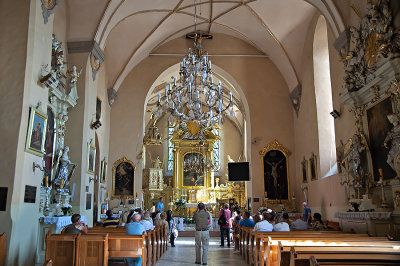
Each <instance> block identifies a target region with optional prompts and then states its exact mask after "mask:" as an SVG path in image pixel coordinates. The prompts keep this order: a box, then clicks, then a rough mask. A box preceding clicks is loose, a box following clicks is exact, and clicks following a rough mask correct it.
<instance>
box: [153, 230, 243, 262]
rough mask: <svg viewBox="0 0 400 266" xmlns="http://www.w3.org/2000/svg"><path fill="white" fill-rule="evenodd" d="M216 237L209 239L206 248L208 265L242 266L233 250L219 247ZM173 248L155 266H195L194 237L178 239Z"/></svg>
mask: <svg viewBox="0 0 400 266" xmlns="http://www.w3.org/2000/svg"><path fill="white" fill-rule="evenodd" d="M219 245H220V240H219V238H217V237H212V238H211V239H210V246H209V248H208V262H207V264H208V265H211V266H214V265H233V266H235V265H237V266H239V265H240V266H243V265H244V264H245V262H244V260H243V259H242V258H241V257H240V256H239V255H238V254H234V253H233V248H232V246H231V248H228V247H226V246H225V247H220V246H219ZM175 246H176V247H175V248H171V247H168V251H167V253H165V254H164V256H163V257H162V258H161V260H159V261H158V263H157V266H177V265H195V264H194V261H195V258H196V255H195V246H194V237H178V239H177V240H176V241H175Z"/></svg>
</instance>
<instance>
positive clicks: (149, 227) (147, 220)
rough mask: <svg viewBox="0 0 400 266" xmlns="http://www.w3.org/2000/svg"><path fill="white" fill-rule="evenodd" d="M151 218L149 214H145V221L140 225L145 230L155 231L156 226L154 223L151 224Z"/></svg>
mask: <svg viewBox="0 0 400 266" xmlns="http://www.w3.org/2000/svg"><path fill="white" fill-rule="evenodd" d="M150 220H151V217H150V213H149V212H145V213H144V215H143V219H142V220H141V221H140V223H141V224H142V225H143V226H144V228H145V229H146V231H147V230H153V229H154V225H153V224H152V222H150Z"/></svg>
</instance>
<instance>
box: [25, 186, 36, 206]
mask: <svg viewBox="0 0 400 266" xmlns="http://www.w3.org/2000/svg"><path fill="white" fill-rule="evenodd" d="M36 189H37V188H36V187H34V186H28V185H26V186H25V195H24V202H26V203H35V202H36Z"/></svg>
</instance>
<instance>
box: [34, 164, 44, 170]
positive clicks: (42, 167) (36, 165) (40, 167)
mask: <svg viewBox="0 0 400 266" xmlns="http://www.w3.org/2000/svg"><path fill="white" fill-rule="evenodd" d="M36 168H39V170H40V171H42V172H43V171H44V166H40V164H38V163H37V162H33V165H32V170H33V172H35V169H36Z"/></svg>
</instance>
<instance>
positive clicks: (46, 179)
mask: <svg viewBox="0 0 400 266" xmlns="http://www.w3.org/2000/svg"><path fill="white" fill-rule="evenodd" d="M44 185H45V186H46V187H48V186H49V177H48V176H47V175H46V177H45V178H44Z"/></svg>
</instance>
